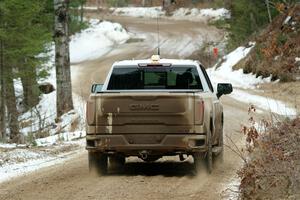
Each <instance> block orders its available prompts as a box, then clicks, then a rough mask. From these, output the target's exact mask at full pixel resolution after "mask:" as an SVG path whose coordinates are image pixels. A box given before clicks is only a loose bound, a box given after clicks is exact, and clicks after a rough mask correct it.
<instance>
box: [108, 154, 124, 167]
mask: <svg viewBox="0 0 300 200" xmlns="http://www.w3.org/2000/svg"><path fill="white" fill-rule="evenodd" d="M125 162H126V158H125V156H123V155H112V156H109V164H110V167H111V168H112V169H116V170H120V169H123V167H124V165H125Z"/></svg>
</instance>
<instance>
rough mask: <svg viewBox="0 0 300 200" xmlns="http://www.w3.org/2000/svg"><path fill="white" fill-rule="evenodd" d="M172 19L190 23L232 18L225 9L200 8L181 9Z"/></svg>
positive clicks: (175, 12) (176, 11)
mask: <svg viewBox="0 0 300 200" xmlns="http://www.w3.org/2000/svg"><path fill="white" fill-rule="evenodd" d="M171 18H172V19H178V20H179V19H184V20H190V21H209V20H219V19H228V18H230V12H229V11H228V10H227V9H225V8H219V9H212V8H207V9H198V8H192V9H190V8H179V9H178V10H175V11H174V13H173V15H172V16H171Z"/></svg>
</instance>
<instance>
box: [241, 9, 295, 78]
mask: <svg viewBox="0 0 300 200" xmlns="http://www.w3.org/2000/svg"><path fill="white" fill-rule="evenodd" d="M255 40H256V46H255V48H254V49H253V50H252V52H251V53H250V55H249V56H247V58H245V59H244V60H242V61H241V62H240V63H239V64H237V65H236V68H243V69H244V72H245V73H251V72H252V73H255V74H257V76H263V77H269V76H272V80H277V79H280V81H281V82H287V81H297V80H300V45H299V44H300V4H296V5H295V6H293V7H291V8H289V9H287V10H282V11H281V14H280V15H279V16H277V17H276V18H275V19H274V20H273V22H272V23H271V24H270V25H269V26H268V27H267V28H266V29H265V30H264V31H262V33H261V34H259V35H258V36H257V37H256V39H255Z"/></svg>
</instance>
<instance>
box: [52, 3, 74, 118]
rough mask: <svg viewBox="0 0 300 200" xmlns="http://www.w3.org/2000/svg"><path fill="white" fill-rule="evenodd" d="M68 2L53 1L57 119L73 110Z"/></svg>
mask: <svg viewBox="0 0 300 200" xmlns="http://www.w3.org/2000/svg"><path fill="white" fill-rule="evenodd" d="M68 7H69V1H68V0H54V10H55V24H54V41H55V66H56V85H57V89H56V92H57V94H56V110H57V118H59V117H60V116H61V115H63V114H64V113H66V112H68V111H70V110H72V109H73V100H72V84H71V69H70V53H69V28H68V24H69V16H68Z"/></svg>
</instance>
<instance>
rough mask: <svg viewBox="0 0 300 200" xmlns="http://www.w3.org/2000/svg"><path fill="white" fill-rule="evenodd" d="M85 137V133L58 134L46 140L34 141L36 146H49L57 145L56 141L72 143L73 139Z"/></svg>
mask: <svg viewBox="0 0 300 200" xmlns="http://www.w3.org/2000/svg"><path fill="white" fill-rule="evenodd" d="M85 136H86V133H85V131H75V132H66V133H60V134H57V135H52V136H49V137H46V138H40V139H36V140H35V141H36V143H37V146H51V145H55V144H57V143H58V141H72V140H75V139H79V138H83V137H85Z"/></svg>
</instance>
